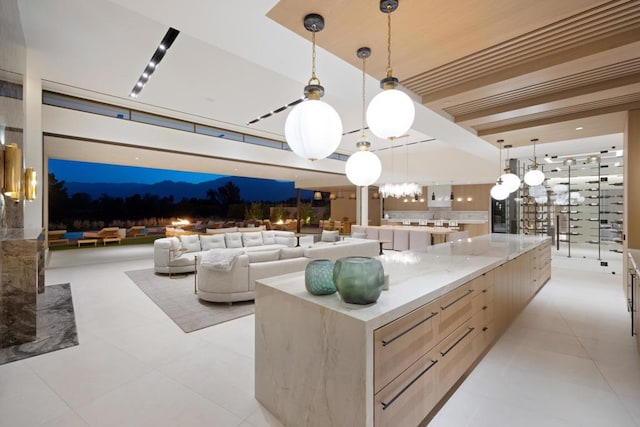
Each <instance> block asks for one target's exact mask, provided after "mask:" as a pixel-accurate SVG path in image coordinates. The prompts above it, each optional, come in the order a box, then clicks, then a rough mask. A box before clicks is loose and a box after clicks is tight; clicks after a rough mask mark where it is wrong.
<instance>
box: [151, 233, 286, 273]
mask: <svg viewBox="0 0 640 427" xmlns="http://www.w3.org/2000/svg"><path fill="white" fill-rule="evenodd" d="M224 230H225V231H224V232H220V233H215V234H202V235H198V234H191V235H181V236H179V237H175V236H174V237H165V238H161V239H157V240H156V241H155V242H154V243H153V259H154V269H155V272H156V273H164V274H173V273H192V272H194V271H195V269H196V266H195V257H196V256H197V257H202V254H203V252H204V251H207V250H209V249H221V248H242V249H243V250H244V251H245V252H251V251H261V250H269V249H280V248H286V247H294V246H296V244H297V239H296V237H295V234H294V233H293V232H292V231H277V230H270V231H265V230H258V231H243V232H240V231H238V229H237V228H235V227H233V228H227V229H224Z"/></svg>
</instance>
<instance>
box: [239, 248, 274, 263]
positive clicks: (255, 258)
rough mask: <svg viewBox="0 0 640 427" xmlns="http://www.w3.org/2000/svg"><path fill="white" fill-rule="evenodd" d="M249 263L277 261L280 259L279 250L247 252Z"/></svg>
mask: <svg viewBox="0 0 640 427" xmlns="http://www.w3.org/2000/svg"><path fill="white" fill-rule="evenodd" d="M247 255H249V262H250V263H253V262H266V261H277V260H278V259H279V258H280V249H272V250H270V251H255V252H247Z"/></svg>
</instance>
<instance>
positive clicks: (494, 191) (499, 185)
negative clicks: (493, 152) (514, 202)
mask: <svg viewBox="0 0 640 427" xmlns="http://www.w3.org/2000/svg"><path fill="white" fill-rule="evenodd" d="M503 142H504V141H503V140H502V139H499V140H498V144H499V145H500V151H499V153H500V160H499V162H498V169H500V165H502V143H503ZM490 193H491V197H493V198H494V199H495V200H504V199H506V198H507V197H509V194H510V193H511V192H510V191H509V190H508V189H507V187H506V186H505V185H504V183H503V182H502V177H501V176H499V177H498V180H497V181H496V185H494V186H493V187H491V191H490Z"/></svg>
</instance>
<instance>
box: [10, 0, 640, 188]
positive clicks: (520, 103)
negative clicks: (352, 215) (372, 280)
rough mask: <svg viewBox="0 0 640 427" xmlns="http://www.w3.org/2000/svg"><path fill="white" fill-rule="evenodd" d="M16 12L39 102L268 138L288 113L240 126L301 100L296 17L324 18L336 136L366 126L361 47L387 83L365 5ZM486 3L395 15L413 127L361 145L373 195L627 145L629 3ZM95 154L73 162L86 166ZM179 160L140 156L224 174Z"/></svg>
mask: <svg viewBox="0 0 640 427" xmlns="http://www.w3.org/2000/svg"><path fill="white" fill-rule="evenodd" d="M17 1H18V5H19V9H20V19H21V22H22V25H23V29H24V32H25V40H26V44H27V47H28V58H27V60H28V64H29V65H30V68H31V73H32V74H36V75H37V74H39V75H40V77H41V78H42V79H43V87H44V88H45V89H52V90H58V91H62V92H65V93H69V94H73V95H78V96H82V97H86V98H89V99H96V100H100V101H105V102H110V103H114V104H118V105H124V106H129V107H131V108H136V109H141V110H146V111H150V112H156V113H159V114H164V115H169V116H172V117H177V118H183V119H187V120H191V121H196V122H200V123H204V124H210V125H213V126H219V127H224V128H228V129H231V130H236V131H241V132H245V133H252V134H256V135H259V136H265V137H269V138H274V139H278V140H284V136H283V129H284V121H285V119H286V114H287V113H286V112H283V113H280V114H276V115H274V116H272V117H269V118H268V119H265V120H261V121H260V122H258V123H256V124H254V125H250V126H249V125H247V122H249V121H250V120H252V119H253V118H255V117H258V116H260V115H262V114H265V113H267V112H269V111H271V110H274V109H276V108H278V107H280V106H282V105H284V104H287V103H289V102H291V101H293V100H295V99H297V98H299V97H300V96H301V95H302V88H303V86H304V85H305V84H306V82H307V80H308V78H309V75H310V62H311V44H310V41H309V40H310V36H309V33H308V32H306V31H305V30H304V29H303V27H302V19H303V17H304V16H305V15H306V14H307V13H311V12H315V13H320V14H322V15H323V16H324V17H325V21H326V27H325V29H324V30H323V31H322V32H320V33H319V34H318V35H317V42H318V45H319V46H320V49H319V50H318V55H317V63H318V70H317V71H318V77H319V78H320V79H321V80H322V84H323V86H325V89H326V96H325V98H324V100H325V101H326V102H328V103H330V104H331V105H332V106H334V108H335V109H336V110H337V111H338V113H339V114H340V117H341V119H342V121H343V128H344V130H345V131H351V130H355V129H359V128H360V127H361V107H360V105H361V97H362V93H361V85H360V81H361V80H360V79H361V70H360V66H361V63H360V62H359V60H358V59H357V58H356V56H355V52H356V50H357V48H359V47H361V46H363V45H367V46H369V47H371V49H372V51H373V55H372V57H371V58H370V59H369V60H368V62H367V72H368V76H367V79H366V91H367V96H366V97H367V100H370V99H371V98H372V97H373V96H374V95H375V94H376V93H377V92H378V91H379V90H380V89H379V87H378V80H379V79H380V78H381V77H383V75H384V69H385V64H386V55H385V54H384V52H386V46H385V43H386V16H385V15H384V14H383V13H381V12H380V11H379V10H378V7H377V6H378V5H377V2H376V1H373V0H351V1H349V2H346V1H342V2H338V1H327V0H323V1H320V0H281V1H276V0H245V1H242V2H211V1H208V0H192V1H190V2H189V3H188V7H185V6H184V3H181V2H174V1H170V0H136V1H131V0H111V1H109V0H35V1H34V0H17ZM487 3H488V1H487V0H459V1H457V2H442V1H438V0H413V1H408V0H407V1H404V0H403V1H402V2H400V6H399V8H398V10H397V11H396V12H394V13H393V14H392V16H391V18H392V43H393V47H392V54H393V56H392V65H393V69H394V75H395V76H396V77H398V78H399V79H400V81H401V84H402V85H403V87H404V89H403V90H406V91H407V93H408V94H409V95H410V96H411V97H412V99H414V101H415V102H416V120H415V123H414V125H413V127H412V129H411V130H410V132H409V136H408V137H407V138H403V139H402V140H398V141H396V142H394V144H393V146H395V147H396V148H394V149H390V147H391V146H392V144H390V142H389V141H384V140H379V139H376V138H372V149H373V150H374V151H376V153H377V154H378V155H379V156H380V158H381V160H382V163H383V175H382V177H381V179H380V181H379V182H383V181H390V180H398V179H404V178H408V179H413V180H416V181H418V182H420V183H422V184H424V185H429V184H433V183H451V182H453V183H475V182H490V181H492V180H494V179H495V175H496V173H497V170H498V169H499V167H498V160H497V157H498V150H497V149H496V147H495V146H494V145H495V141H496V140H497V139H504V140H505V141H506V143H508V144H512V145H514V146H516V147H522V148H516V149H513V150H512V157H516V156H517V155H521V156H522V158H527V157H530V156H531V154H530V152H531V149H530V147H527V146H528V145H529V144H530V143H529V140H530V139H531V138H539V140H540V146H539V149H538V153H543V152H547V151H549V152H550V154H557V153H560V152H562V153H570V152H571V151H572V150H575V152H583V150H584V147H585V146H593V147H594V150H596V149H598V147H602V146H609V145H616V144H617V145H618V146H620V145H621V144H622V136H621V133H622V132H623V131H624V124H625V114H624V111H626V110H628V109H633V108H640V57H639V55H638V52H640V2H638V1H593V0H563V1H560V2H559V1H557V0H554V1H551V0H538V1H536V2H531V1H524V0H493V1H491V2H490V3H491V6H490V7H487ZM170 26H171V27H174V28H177V29H178V30H180V35H179V36H178V38H177V39H176V41H175V43H174V44H173V46H172V47H171V49H170V50H169V51H168V52H167V54H166V56H165V58H164V60H163V62H162V64H161V66H160V67H159V69H158V70H157V71H156V73H154V75H153V77H152V79H151V80H150V81H149V83H148V84H147V85H146V86H145V88H144V90H143V91H142V93H141V94H140V96H139V97H138V98H137V99H135V100H134V99H131V98H129V97H128V94H129V92H130V91H131V89H132V87H133V85H134V84H135V82H136V80H137V78H138V76H139V75H140V73H141V72H142V70H143V68H144V67H145V65H146V62H147V61H148V60H149V58H150V57H151V55H152V53H153V51H154V50H155V48H156V47H157V44H158V43H159V41H160V39H161V38H162V36H163V35H164V33H165V32H166V30H167V28H168V27H170ZM578 127H582V128H583V129H582V130H579V131H577V130H576V128H578ZM605 135H606V136H607V137H606V138H604V137H603V136H605ZM357 137H358V134H357V133H354V134H349V135H345V136H344V137H343V140H342V142H341V144H340V147H339V149H338V151H340V152H343V153H347V154H349V153H352V152H354V151H355V142H356V139H357ZM421 141H426V142H421ZM69 146H72V145H69ZM131 150H134V148H132V147H129V148H128V149H127V150H126V153H124V155H122V156H119V157H122V159H121V160H119V161H121V162H123V163H127V162H131V164H134V162H133V160H134V159H135V157H140V156H138V155H136V154H135V152H134V151H131ZM76 151H77V150H76ZM95 151H99V150H85V152H83V154H82V156H83V159H80V160H86V161H95V158H94V156H93V154H92V153H94V152H95ZM99 152H100V153H101V155H102V154H103V153H102V151H99ZM174 154H175V153H174ZM56 155H58V156H64V155H65V152H64V150H62V151H59V152H57V154H56ZM68 155H69V156H72V154H71V152H68ZM73 155H74V156H76V157H77V156H78V155H79V154H78V153H77V152H76V153H74V154H73ZM180 155H184V156H185V157H184V159H183V161H180V162H175V163H169V164H166V163H164V164H163V162H166V158H165V157H166V156H162V155H158V156H149V157H153V158H154V159H156V160H154V161H153V162H157V164H155V163H153V162H152V163H153V165H154V166H155V167H161V168H167V167H170V166H173V165H180V167H184V168H187V169H188V168H193V169H195V168H196V164H197V168H198V170H202V169H209V170H210V171H211V173H220V170H228V168H230V167H231V166H232V165H230V164H229V163H232V162H228V161H227V163H226V164H222V163H218V160H217V159H215V157H216V156H214V155H211V156H208V157H207V161H208V163H202V162H201V161H199V160H198V161H193V156H189V155H188V153H181V154H180ZM69 158H71V157H69ZM101 158H102V159H104V156H103V157H101ZM174 158H175V157H174ZM190 159H191V160H190ZM257 160H258V162H259V161H260V159H257ZM191 164H193V165H194V166H190V165H191ZM274 166H276V167H275V168H272V169H271V172H269V173H268V175H269V177H275V178H276V179H277V178H278V177H279V176H280V175H279V172H278V171H282V177H281V179H290V176H291V174H290V173H284V171H285V170H286V169H287V168H286V166H287V162H286V159H285V160H283V162H282V163H281V164H278V165H274ZM283 166H284V167H283ZM249 169H251V173H252V174H256V173H257V174H259V173H260V169H259V168H249ZM308 170H309V171H310V172H311V174H310V178H309V179H305V181H304V185H305V186H318V187H320V186H321V185H322V184H323V179H324V178H325V177H323V175H322V172H323V168H322V166H318V165H317V164H316V165H313V164H311V163H310V164H309V166H308ZM333 170H334V171H335V167H334V168H333ZM327 172H329V171H328V170H327ZM327 176H329V175H327ZM330 178H331V180H332V182H333V183H334V184H335V181H336V180H335V175H334V174H331V175H330ZM342 181H343V183H344V184H347V183H348V181H347V180H346V178H342Z"/></svg>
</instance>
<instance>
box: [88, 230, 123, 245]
mask: <svg viewBox="0 0 640 427" xmlns="http://www.w3.org/2000/svg"><path fill="white" fill-rule="evenodd" d="M118 229H119V228H118V227H105V228H103V229H102V230H100V231H98V232H91V231H85V232H84V233H82V239H80V240H78V246H80V241H81V240H90V239H97V240H102V243H103V244H106V243H107V242H116V241H117V242H120V236H119V235H118ZM105 239H107V240H106V241H105ZM82 243H88V242H82Z"/></svg>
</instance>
